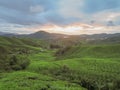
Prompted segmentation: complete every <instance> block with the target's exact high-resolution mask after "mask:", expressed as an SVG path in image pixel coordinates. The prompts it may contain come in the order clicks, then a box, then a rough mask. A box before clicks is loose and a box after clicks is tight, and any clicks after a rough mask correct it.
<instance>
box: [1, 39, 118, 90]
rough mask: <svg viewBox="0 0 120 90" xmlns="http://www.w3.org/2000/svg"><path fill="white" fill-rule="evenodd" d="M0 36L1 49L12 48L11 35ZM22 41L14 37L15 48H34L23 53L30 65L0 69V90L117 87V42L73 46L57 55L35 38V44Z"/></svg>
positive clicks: (103, 89)
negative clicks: (20, 69)
mask: <svg viewBox="0 0 120 90" xmlns="http://www.w3.org/2000/svg"><path fill="white" fill-rule="evenodd" d="M0 40H1V41H0V43H1V45H0V46H1V47H0V50H2V49H3V51H4V50H5V51H6V52H8V51H11V47H13V45H12V43H11V39H6V38H3V37H0ZM12 42H14V41H12ZM25 42H26V40H23V39H19V40H16V39H15V42H14V43H16V44H15V48H16V49H21V48H23V47H24V48H25V49H26V48H27V49H28V50H34V51H35V52H33V53H30V54H27V55H26V54H25V56H27V57H28V58H29V59H30V65H29V66H28V67H27V68H26V69H25V70H22V71H12V72H8V73H7V72H3V73H0V90H87V89H88V90H119V89H120V87H119V82H120V70H119V68H120V45H119V44H113V45H85V46H81V45H80V46H73V47H71V48H69V49H67V50H66V51H65V52H64V53H63V54H60V55H57V57H56V56H55V52H56V50H47V49H44V48H42V47H38V46H39V45H38V42H37V45H38V46H34V45H29V43H30V41H28V42H27V43H28V44H27V43H25ZM42 44H43V43H42ZM85 88H86V89H85Z"/></svg>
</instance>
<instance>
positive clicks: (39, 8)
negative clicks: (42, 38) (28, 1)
mask: <svg viewBox="0 0 120 90" xmlns="http://www.w3.org/2000/svg"><path fill="white" fill-rule="evenodd" d="M43 11H44V7H43V6H41V5H36V6H31V7H30V12H31V13H39V12H43Z"/></svg>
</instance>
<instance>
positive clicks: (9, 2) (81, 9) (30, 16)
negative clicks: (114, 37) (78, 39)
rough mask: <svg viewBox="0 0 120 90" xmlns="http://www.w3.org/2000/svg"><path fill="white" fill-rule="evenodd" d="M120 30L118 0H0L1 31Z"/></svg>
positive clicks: (84, 31)
mask: <svg viewBox="0 0 120 90" xmlns="http://www.w3.org/2000/svg"><path fill="white" fill-rule="evenodd" d="M39 30H44V31H48V32H52V33H64V34H94V33H119V32H120V0H0V32H11V33H33V32H36V31H39Z"/></svg>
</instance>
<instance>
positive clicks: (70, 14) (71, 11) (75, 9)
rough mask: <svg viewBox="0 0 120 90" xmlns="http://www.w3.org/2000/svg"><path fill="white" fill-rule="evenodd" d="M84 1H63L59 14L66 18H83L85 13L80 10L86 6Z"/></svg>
mask: <svg viewBox="0 0 120 90" xmlns="http://www.w3.org/2000/svg"><path fill="white" fill-rule="evenodd" d="M83 1H84V0H61V2H60V3H59V5H60V8H59V10H58V12H59V13H60V15H62V16H63V17H65V18H81V17H82V16H83V13H82V12H80V8H81V7H82V6H83V5H84V2H83Z"/></svg>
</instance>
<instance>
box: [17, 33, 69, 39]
mask: <svg viewBox="0 0 120 90" xmlns="http://www.w3.org/2000/svg"><path fill="white" fill-rule="evenodd" d="M19 37H27V38H37V39H48V40H49V39H53V40H54V39H60V38H66V37H69V36H68V35H64V34H57V33H48V32H45V31H38V32H35V33H32V34H28V35H19Z"/></svg>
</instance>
